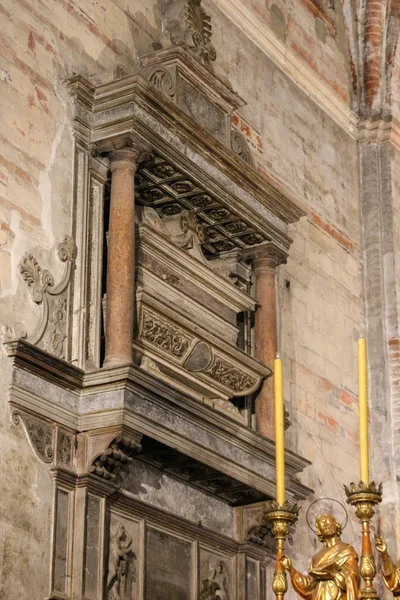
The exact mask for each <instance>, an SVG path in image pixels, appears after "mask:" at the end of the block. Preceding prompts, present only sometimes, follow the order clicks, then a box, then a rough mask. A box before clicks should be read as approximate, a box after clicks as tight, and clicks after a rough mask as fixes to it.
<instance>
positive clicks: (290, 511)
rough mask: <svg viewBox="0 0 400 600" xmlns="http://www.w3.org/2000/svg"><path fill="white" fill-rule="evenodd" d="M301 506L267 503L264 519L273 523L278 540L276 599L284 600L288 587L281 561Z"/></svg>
mask: <svg viewBox="0 0 400 600" xmlns="http://www.w3.org/2000/svg"><path fill="white" fill-rule="evenodd" d="M299 510H300V508H299V507H298V505H297V504H290V503H289V502H287V501H286V502H284V503H283V504H278V502H275V501H274V500H271V501H269V502H267V503H266V510H265V513H264V521H265V522H266V523H269V524H271V525H272V527H271V532H272V535H273V536H274V538H275V540H276V563H275V573H274V578H273V581H272V590H273V592H274V594H275V596H276V600H283V597H284V595H285V593H286V592H287V589H288V584H287V577H286V571H285V569H284V567H283V565H282V563H281V558H282V557H283V556H285V540H286V537H287V535H288V533H289V530H290V527H291V526H292V525H294V524H295V523H296V521H297V518H298V514H299Z"/></svg>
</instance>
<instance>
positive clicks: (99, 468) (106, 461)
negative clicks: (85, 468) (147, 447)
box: [89, 435, 142, 480]
mask: <svg viewBox="0 0 400 600" xmlns="http://www.w3.org/2000/svg"><path fill="white" fill-rule="evenodd" d="M141 448H142V447H141V445H140V444H139V443H138V442H137V441H136V440H134V439H132V438H130V437H128V436H123V435H120V436H118V437H116V438H115V439H114V440H113V441H112V442H111V444H110V445H109V447H108V449H107V450H106V451H105V452H104V453H103V454H101V455H100V456H98V457H97V458H95V459H94V461H93V463H92V466H91V467H90V469H89V471H90V473H93V475H97V476H98V477H101V478H102V479H108V480H113V479H115V478H116V476H117V475H118V473H119V472H120V470H121V469H123V468H124V467H127V466H128V465H129V464H130V463H131V462H132V456H133V455H134V454H136V453H137V452H140V450H141Z"/></svg>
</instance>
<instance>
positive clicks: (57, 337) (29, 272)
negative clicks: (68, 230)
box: [3, 237, 77, 358]
mask: <svg viewBox="0 0 400 600" xmlns="http://www.w3.org/2000/svg"><path fill="white" fill-rule="evenodd" d="M76 254H77V249H76V246H75V243H74V241H73V239H72V238H71V237H66V238H65V239H64V240H63V241H62V243H61V244H60V245H59V246H58V258H59V259H60V261H61V262H64V263H66V269H65V272H64V275H63V277H62V279H61V281H60V282H59V284H58V285H55V284H54V278H53V276H52V274H51V273H50V271H48V270H47V269H42V267H41V266H40V264H39V263H38V261H37V260H36V258H35V257H34V256H33V254H31V253H30V252H26V253H25V254H24V256H23V257H22V259H21V262H20V263H19V265H18V268H19V272H20V274H21V277H22V279H23V281H25V283H26V284H27V286H28V289H29V291H30V293H31V297H32V300H33V302H35V304H37V305H38V306H40V307H41V309H42V313H41V317H40V319H39V323H38V324H37V326H36V329H35V330H34V331H33V332H32V333H31V334H30V335H29V336H28V334H27V332H26V329H25V328H24V326H23V325H21V323H14V324H12V325H9V326H6V327H5V328H3V336H4V338H5V340H6V341H12V340H15V339H18V338H20V337H21V338H26V339H27V340H28V342H30V343H31V344H34V345H40V346H41V347H43V348H44V349H45V350H47V351H48V352H50V353H51V354H54V355H55V356H57V357H59V358H64V340H65V338H66V330H65V325H66V315H67V296H66V291H67V287H68V284H69V282H70V279H71V273H72V267H73V265H74V262H75V259H76ZM56 297H58V298H57V299H55V298H56Z"/></svg>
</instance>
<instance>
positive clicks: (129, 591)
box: [105, 515, 139, 600]
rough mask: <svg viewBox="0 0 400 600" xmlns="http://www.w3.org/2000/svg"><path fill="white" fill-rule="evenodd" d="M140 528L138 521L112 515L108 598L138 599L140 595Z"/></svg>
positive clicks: (113, 599)
mask: <svg viewBox="0 0 400 600" xmlns="http://www.w3.org/2000/svg"><path fill="white" fill-rule="evenodd" d="M138 528H139V525H138V523H136V522H133V521H128V520H126V519H122V518H121V517H120V516H119V515H118V516H116V515H111V519H110V525H109V544H108V561H107V576H106V582H105V598H106V600H136V599H137V598H138V597H139V596H138V565H137V562H138V552H139V551H138Z"/></svg>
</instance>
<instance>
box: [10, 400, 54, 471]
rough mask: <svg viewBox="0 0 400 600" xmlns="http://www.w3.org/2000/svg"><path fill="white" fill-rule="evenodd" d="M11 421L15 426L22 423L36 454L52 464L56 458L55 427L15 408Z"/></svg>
mask: <svg viewBox="0 0 400 600" xmlns="http://www.w3.org/2000/svg"><path fill="white" fill-rule="evenodd" d="M11 420H12V422H13V423H14V425H19V424H20V423H22V425H23V428H24V430H25V433H26V435H27V437H28V440H29V442H30V444H31V446H32V448H33V450H34V452H35V454H36V455H37V456H38V458H40V460H42V461H43V462H45V463H51V462H52V461H53V458H54V426H53V425H51V424H50V423H47V422H46V421H41V420H40V419H35V417H33V416H31V415H29V414H27V413H24V412H22V411H20V410H19V409H18V408H13V409H12V413H11Z"/></svg>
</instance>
